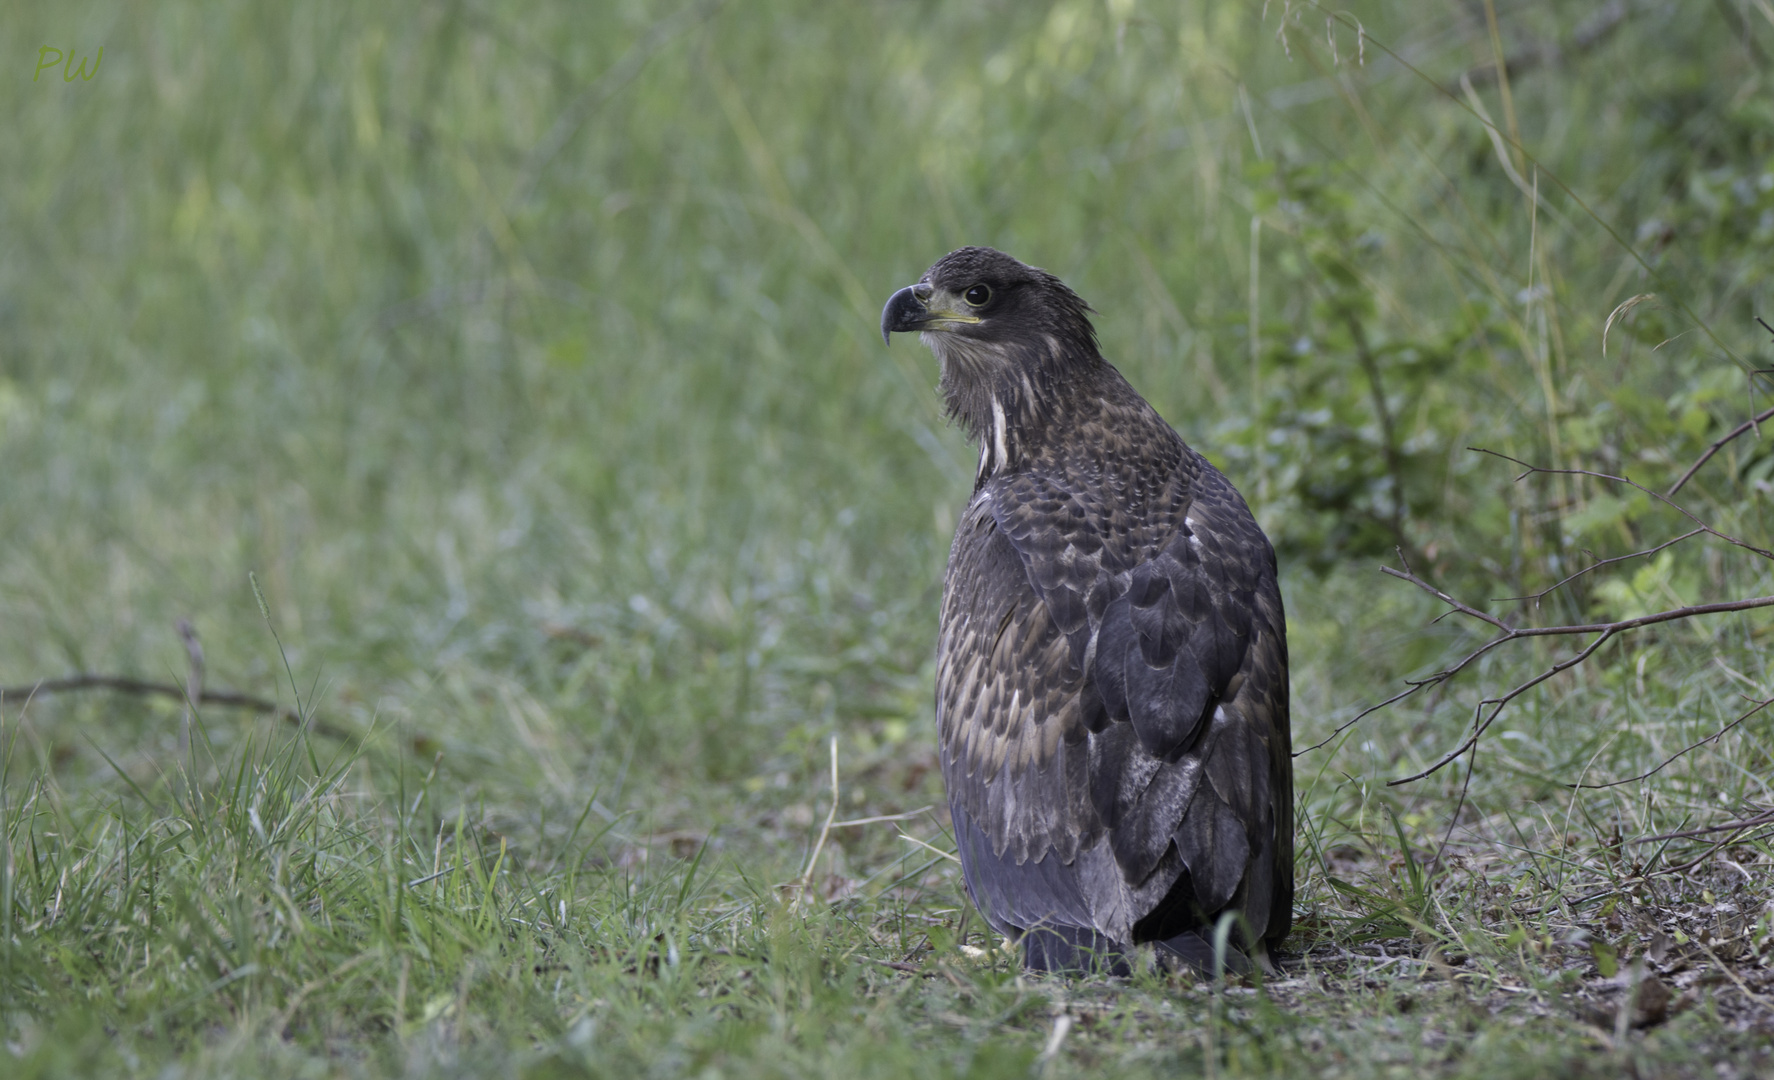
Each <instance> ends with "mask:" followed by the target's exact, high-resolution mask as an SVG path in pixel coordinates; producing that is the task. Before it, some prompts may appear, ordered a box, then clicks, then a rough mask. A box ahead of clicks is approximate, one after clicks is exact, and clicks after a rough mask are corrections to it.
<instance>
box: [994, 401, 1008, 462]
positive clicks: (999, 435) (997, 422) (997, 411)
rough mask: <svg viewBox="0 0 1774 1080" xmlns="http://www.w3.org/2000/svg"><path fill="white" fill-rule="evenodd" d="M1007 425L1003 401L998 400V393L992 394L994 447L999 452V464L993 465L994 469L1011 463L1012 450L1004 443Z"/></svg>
mask: <svg viewBox="0 0 1774 1080" xmlns="http://www.w3.org/2000/svg"><path fill="white" fill-rule="evenodd" d="M1005 427H1006V424H1005V420H1004V405H1003V403H1002V402H1000V401H999V400H998V395H996V394H993V395H992V447H993V449H995V450H996V451H997V453H998V460H997V464H996V465H994V466H993V469H994V471H995V470H997V469H1002V468H1003V467H1004V466H1006V465H1008V464H1010V451H1009V450H1008V449H1007V448H1006V447H1005V444H1004V436H1005Z"/></svg>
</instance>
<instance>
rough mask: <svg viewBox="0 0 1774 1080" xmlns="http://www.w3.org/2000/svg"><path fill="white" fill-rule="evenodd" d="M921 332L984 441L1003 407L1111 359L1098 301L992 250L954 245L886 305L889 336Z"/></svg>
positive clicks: (952, 403)
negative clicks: (1099, 328) (1096, 313)
mask: <svg viewBox="0 0 1774 1080" xmlns="http://www.w3.org/2000/svg"><path fill="white" fill-rule="evenodd" d="M914 330H915V331H918V333H919V336H920V337H921V339H922V340H923V342H924V344H925V345H927V346H929V348H930V351H931V352H933V353H935V354H936V358H937V361H938V363H939V364H940V365H941V368H942V391H943V396H944V397H945V398H946V399H947V401H948V406H949V413H950V415H951V416H953V417H954V418H956V419H958V420H960V421H961V423H962V424H963V426H965V427H966V428H967V429H968V432H969V434H971V435H973V436H975V437H976V438H977V437H979V436H980V435H982V434H983V433H984V432H986V431H987V430H989V428H990V425H991V423H992V420H993V409H994V408H996V409H998V410H1005V409H1008V408H1011V403H1014V404H1015V405H1016V406H1018V408H1015V409H1012V415H1015V413H1017V412H1023V413H1025V414H1032V413H1038V412H1040V411H1041V410H1040V405H1041V399H1043V398H1046V397H1048V396H1049V393H1050V392H1051V391H1052V390H1053V389H1054V388H1055V387H1056V386H1058V385H1062V384H1066V383H1070V382H1072V381H1073V380H1074V379H1075V378H1077V377H1078V376H1080V375H1083V374H1085V373H1088V372H1094V371H1095V370H1096V369H1097V368H1098V367H1100V366H1101V365H1102V362H1103V361H1102V355H1101V354H1100V353H1099V352H1098V351H1097V343H1096V330H1095V328H1094V327H1092V326H1091V324H1090V305H1089V304H1086V303H1085V302H1084V300H1083V299H1082V298H1080V297H1079V295H1078V294H1077V293H1075V292H1073V291H1072V290H1071V289H1069V288H1067V287H1066V283H1065V282H1063V281H1061V280H1060V279H1059V278H1057V277H1055V276H1053V275H1052V274H1050V273H1048V272H1047V271H1045V270H1042V269H1040V268H1039V267H1034V266H1029V265H1027V264H1026V263H1022V262H1019V261H1017V260H1016V259H1013V258H1011V257H1010V256H1009V255H1006V254H1004V253H1003V252H1002V251H997V250H994V249H992V248H989V247H964V248H960V249H958V250H956V251H951V252H949V253H948V254H947V255H944V256H943V257H942V258H940V259H938V260H936V262H935V263H934V264H933V265H932V266H931V267H930V269H929V270H926V271H925V272H924V276H923V277H922V278H920V279H919V280H918V283H917V284H916V285H908V286H906V287H905V288H903V289H901V290H899V291H898V292H896V293H894V294H893V296H892V297H891V298H889V299H888V301H887V306H886V307H885V308H883V309H882V311H881V338H882V340H884V341H889V342H891V340H892V338H891V335H892V334H893V333H894V332H896V331H897V332H900V333H910V332H912V331H914Z"/></svg>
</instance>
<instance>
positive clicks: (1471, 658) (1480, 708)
mask: <svg viewBox="0 0 1774 1080" xmlns="http://www.w3.org/2000/svg"><path fill="white" fill-rule="evenodd" d="M1499 456H1501V455H1499ZM1380 569H1381V571H1382V572H1384V573H1386V574H1387V575H1389V576H1391V577H1395V578H1398V579H1400V580H1401V581H1408V582H1410V583H1411V584H1413V585H1415V586H1417V587H1418V588H1420V589H1422V590H1423V591H1424V592H1427V593H1429V594H1430V595H1431V596H1434V597H1436V598H1437V599H1440V600H1441V601H1442V602H1444V603H1446V604H1448V605H1450V606H1451V607H1453V608H1454V609H1455V610H1456V611H1459V612H1460V613H1461V614H1464V615H1469V616H1471V617H1473V618H1475V619H1478V620H1480V621H1482V622H1485V623H1487V624H1489V625H1491V626H1494V627H1496V628H1497V629H1499V630H1501V631H1503V632H1502V633H1500V634H1498V635H1497V636H1496V637H1493V638H1491V639H1490V640H1489V641H1487V642H1485V643H1484V644H1482V645H1480V646H1479V647H1478V648H1476V649H1474V650H1472V651H1471V652H1469V653H1467V654H1466V655H1465V656H1464V657H1462V658H1461V659H1460V660H1459V661H1457V662H1456V663H1454V664H1452V665H1450V666H1448V667H1446V668H1443V669H1442V670H1440V671H1437V672H1435V673H1433V674H1431V675H1428V676H1426V677H1424V678H1421V679H1411V680H1407V681H1408V682H1409V684H1410V686H1409V689H1408V690H1406V691H1404V692H1402V693H1400V694H1397V695H1394V696H1393V697H1392V698H1390V699H1388V700H1387V701H1385V702H1383V703H1382V704H1381V705H1378V706H1375V707H1374V708H1383V707H1384V706H1385V705H1390V704H1392V703H1394V702H1396V701H1399V700H1401V699H1403V698H1405V697H1409V696H1410V695H1411V694H1414V693H1416V692H1417V691H1418V690H1421V689H1423V688H1424V687H1427V686H1438V685H1440V684H1442V683H1445V682H1447V681H1448V680H1449V679H1452V678H1453V677H1454V676H1456V675H1458V674H1459V673H1460V672H1462V671H1464V670H1466V669H1467V668H1468V667H1470V666H1471V665H1472V664H1473V663H1475V662H1476V661H1477V660H1478V659H1479V658H1480V657H1482V656H1484V655H1485V654H1487V653H1489V652H1491V651H1492V650H1493V649H1496V648H1497V647H1498V646H1501V645H1504V644H1506V643H1508V642H1511V641H1515V640H1517V639H1520V638H1534V637H1558V636H1582V635H1587V634H1594V635H1596V637H1595V640H1594V641H1591V642H1590V643H1589V644H1588V645H1586V646H1584V647H1583V648H1582V649H1581V650H1579V651H1578V652H1576V653H1575V654H1573V655H1571V656H1570V657H1567V658H1566V659H1564V660H1562V661H1559V662H1558V663H1556V664H1553V665H1551V666H1549V667H1547V668H1546V669H1545V670H1544V671H1542V672H1540V673H1539V674H1538V675H1535V676H1534V677H1533V678H1530V679H1527V680H1524V681H1522V682H1520V683H1517V684H1516V685H1515V686H1514V687H1512V688H1511V689H1510V690H1509V691H1508V692H1507V693H1505V694H1503V695H1502V696H1501V697H1494V698H1486V699H1485V700H1483V701H1481V702H1479V703H1478V705H1477V706H1476V707H1475V709H1474V713H1473V720H1472V734H1471V735H1469V736H1468V737H1467V738H1466V740H1465V741H1464V742H1462V743H1461V744H1460V745H1459V746H1458V747H1457V748H1455V749H1454V750H1452V751H1450V752H1448V753H1447V754H1444V755H1443V756H1442V757H1441V758H1440V760H1438V761H1436V763H1435V764H1433V765H1431V766H1429V767H1428V768H1427V769H1424V770H1422V771H1421V772H1417V773H1414V774H1412V775H1410V776H1406V777H1402V778H1400V779H1397V780H1390V781H1387V786H1389V787H1391V786H1397V785H1399V784H1408V783H1411V782H1412V781H1415V780H1421V779H1423V778H1425V777H1427V776H1430V775H1432V774H1434V773H1436V772H1439V771H1440V770H1442V769H1443V768H1445V767H1447V766H1448V765H1450V764H1452V763H1453V762H1454V761H1455V760H1457V759H1458V758H1459V757H1460V756H1461V755H1462V754H1464V753H1465V752H1466V751H1468V750H1470V749H1472V747H1473V746H1475V745H1477V743H1478V740H1479V739H1480V738H1481V737H1483V735H1484V733H1485V732H1486V731H1488V730H1490V727H1491V725H1492V724H1494V723H1496V721H1497V717H1499V716H1501V715H1502V713H1503V710H1504V708H1505V707H1507V706H1508V705H1509V703H1510V702H1512V701H1514V700H1515V699H1516V698H1518V697H1520V696H1521V695H1522V694H1524V693H1526V692H1527V691H1529V690H1531V689H1533V688H1534V687H1536V686H1538V685H1540V684H1541V683H1543V682H1545V681H1546V680H1547V679H1550V678H1552V677H1553V676H1555V675H1558V674H1560V673H1561V672H1564V671H1568V670H1570V669H1571V668H1573V667H1576V666H1577V665H1578V664H1581V663H1583V662H1584V661H1586V660H1588V659H1589V658H1590V657H1591V656H1594V655H1595V653H1596V650H1598V649H1600V648H1601V647H1602V646H1603V645H1604V644H1606V643H1607V642H1609V641H1611V640H1613V639H1614V638H1615V637H1616V636H1618V635H1620V634H1623V633H1626V632H1628V631H1631V630H1638V629H1642V628H1643V627H1646V626H1655V625H1658V624H1660V623H1666V622H1674V621H1676V620H1678V619H1691V618H1694V617H1696V616H1700V615H1716V614H1722V613H1725V612H1731V611H1748V610H1752V609H1755V608H1763V607H1774V596H1758V597H1753V598H1751V599H1748V600H1727V601H1721V602H1719V603H1714V604H1691V605H1689V606H1687V607H1680V608H1671V609H1669V610H1667V611H1658V612H1653V613H1651V614H1649V615H1640V616H1638V617H1636V618H1631V619H1621V620H1618V621H1616V622H1606V623H1583V624H1573V625H1561V626H1524V627H1511V626H1509V625H1508V624H1506V623H1504V622H1503V621H1502V620H1501V619H1498V618H1497V617H1496V616H1494V615H1491V614H1489V613H1488V612H1483V611H1480V610H1478V609H1477V608H1475V607H1472V606H1471V605H1470V604H1464V603H1461V602H1460V601H1458V600H1455V599H1454V598H1453V597H1451V596H1449V595H1448V594H1447V593H1444V592H1442V591H1441V590H1440V589H1437V588H1436V587H1435V586H1433V585H1431V584H1429V583H1428V582H1426V581H1424V580H1423V579H1421V578H1419V577H1417V576H1416V575H1415V574H1409V573H1406V572H1404V571H1403V570H1395V569H1393V568H1392V567H1390V566H1384V567H1381V568H1380ZM1487 710H1488V712H1487ZM1368 711H1369V712H1371V711H1373V710H1372V709H1370V710H1368ZM1363 715H1366V714H1365V713H1364V714H1363ZM1357 719H1359V717H1358V718H1357Z"/></svg>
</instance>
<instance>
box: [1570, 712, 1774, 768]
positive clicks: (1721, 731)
mask: <svg viewBox="0 0 1774 1080" xmlns="http://www.w3.org/2000/svg"><path fill="white" fill-rule="evenodd" d="M1752 700H1753V699H1752ZM1770 705H1774V698H1769V699H1768V700H1766V701H1758V702H1756V706H1755V708H1753V709H1751V710H1749V711H1748V712H1746V713H1744V714H1743V715H1742V716H1739V717H1738V718H1737V719H1735V720H1733V721H1731V722H1730V723H1729V724H1726V725H1725V726H1724V727H1722V728H1720V729H1719V730H1717V731H1715V732H1713V733H1712V734H1711V735H1708V736H1707V737H1706V738H1704V739H1701V740H1700V741H1699V742H1697V743H1692V744H1690V745H1688V746H1685V747H1683V748H1682V749H1680V750H1678V751H1676V752H1675V753H1673V754H1671V755H1669V756H1668V757H1666V758H1664V759H1663V761H1662V763H1661V764H1659V765H1658V766H1657V767H1656V768H1654V769H1652V770H1650V771H1649V772H1642V773H1639V774H1638V775H1637V776H1629V777H1627V778H1626V779H1624V780H1610V781H1608V782H1607V783H1605V784H1566V785H1565V786H1566V787H1569V788H1582V789H1584V790H1587V791H1596V790H1599V789H1601V788H1611V787H1619V786H1620V785H1622V784H1632V783H1637V782H1638V781H1640V780H1648V779H1650V778H1651V777H1653V776H1655V775H1657V774H1658V773H1660V772H1662V771H1663V770H1664V768H1665V767H1667V766H1668V765H1670V764H1671V763H1672V762H1674V761H1675V760H1676V759H1677V758H1679V757H1681V756H1683V755H1684V754H1687V753H1688V752H1689V751H1690V750H1698V749H1700V748H1701V747H1702V746H1705V745H1706V744H1707V743H1709V742H1715V741H1717V740H1718V739H1720V738H1722V737H1723V736H1724V735H1726V734H1728V733H1729V732H1730V730H1731V729H1732V728H1734V727H1736V726H1737V725H1738V724H1741V723H1743V722H1744V721H1745V720H1748V719H1749V718H1750V717H1752V716H1754V715H1755V714H1756V713H1759V712H1761V711H1762V710H1763V709H1765V708H1767V707H1768V706H1770Z"/></svg>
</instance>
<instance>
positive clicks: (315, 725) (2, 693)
mask: <svg viewBox="0 0 1774 1080" xmlns="http://www.w3.org/2000/svg"><path fill="white" fill-rule="evenodd" d="M198 689H199V694H198V696H197V698H196V700H195V701H193V702H192V704H196V705H217V706H220V707H221V708H224V709H250V710H252V711H253V712H262V713H270V714H271V715H273V716H275V717H277V719H279V720H282V721H283V722H284V723H286V724H290V725H292V726H295V727H300V726H301V724H302V714H301V713H299V712H297V711H296V710H294V709H291V708H288V707H286V706H283V705H279V704H278V703H277V702H275V701H272V700H270V699H268V698H262V697H255V696H253V695H252V694H242V693H238V692H236V691H233V690H204V689H202V688H201V687H199V688H198ZM76 690H110V691H112V692H113V693H118V694H135V695H138V696H141V697H165V698H173V699H175V700H178V701H191V700H192V699H191V697H190V691H189V690H188V689H187V687H182V686H177V685H174V684H173V683H161V682H149V681H148V680H146V679H136V678H131V677H130V676H128V675H95V674H90V673H82V674H79V675H69V676H66V677H64V678H60V679H39V680H37V681H36V682H34V683H26V684H25V685H23V686H0V701H5V700H6V699H8V698H14V699H21V698H22V699H26V700H28V699H30V698H32V697H35V696H37V695H39V694H61V693H68V692H70V691H76ZM310 729H311V730H313V731H315V732H318V733H319V734H322V735H325V736H327V737H328V738H333V739H347V738H351V737H352V736H351V733H350V732H349V731H347V730H345V729H344V728H341V727H339V726H338V725H336V724H329V723H327V722H326V721H324V720H318V719H311V720H310Z"/></svg>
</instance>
